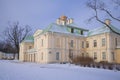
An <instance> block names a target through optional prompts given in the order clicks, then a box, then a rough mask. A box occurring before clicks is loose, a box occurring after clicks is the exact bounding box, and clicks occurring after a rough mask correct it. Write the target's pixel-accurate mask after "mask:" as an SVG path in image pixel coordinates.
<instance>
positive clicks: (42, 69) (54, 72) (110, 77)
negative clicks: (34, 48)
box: [0, 60, 120, 80]
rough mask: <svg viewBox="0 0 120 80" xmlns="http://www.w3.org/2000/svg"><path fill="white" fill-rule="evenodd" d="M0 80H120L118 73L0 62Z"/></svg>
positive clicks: (53, 65) (55, 65)
mask: <svg viewBox="0 0 120 80" xmlns="http://www.w3.org/2000/svg"><path fill="white" fill-rule="evenodd" d="M0 80H120V71H114V70H104V69H96V68H87V67H79V66H75V65H69V64H38V63H26V62H19V61H7V60H6V61H5V60H0Z"/></svg>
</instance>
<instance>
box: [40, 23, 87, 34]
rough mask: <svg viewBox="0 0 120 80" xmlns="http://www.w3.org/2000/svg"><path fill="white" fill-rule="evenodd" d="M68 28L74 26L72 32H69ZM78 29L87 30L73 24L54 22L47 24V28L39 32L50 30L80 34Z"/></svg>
mask: <svg viewBox="0 0 120 80" xmlns="http://www.w3.org/2000/svg"><path fill="white" fill-rule="evenodd" d="M69 28H74V33H71V32H70V30H69ZM78 30H80V31H88V30H87V29H83V28H79V27H77V26H76V25H75V24H69V25H58V24H56V23H52V24H50V25H49V26H47V28H46V29H44V30H43V32H41V33H40V34H42V33H45V32H49V31H50V32H59V33H67V34H74V35H80V32H79V31H78Z"/></svg>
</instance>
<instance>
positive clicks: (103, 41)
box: [102, 38, 105, 46]
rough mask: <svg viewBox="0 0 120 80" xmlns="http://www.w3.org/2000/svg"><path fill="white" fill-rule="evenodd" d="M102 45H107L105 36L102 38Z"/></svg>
mask: <svg viewBox="0 0 120 80" xmlns="http://www.w3.org/2000/svg"><path fill="white" fill-rule="evenodd" d="M102 46H105V38H102Z"/></svg>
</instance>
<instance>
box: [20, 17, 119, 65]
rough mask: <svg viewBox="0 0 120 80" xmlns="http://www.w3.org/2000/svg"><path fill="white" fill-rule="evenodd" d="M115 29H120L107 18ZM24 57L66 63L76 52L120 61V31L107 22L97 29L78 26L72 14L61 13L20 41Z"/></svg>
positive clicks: (24, 59) (45, 61)
mask: <svg viewBox="0 0 120 80" xmlns="http://www.w3.org/2000/svg"><path fill="white" fill-rule="evenodd" d="M105 22H106V24H107V25H109V26H110V27H111V28H112V29H113V30H114V31H116V32H118V33H120V30H119V29H117V28H116V27H114V26H113V25H112V24H111V21H110V20H109V19H106V20H105ZM19 54H20V55H19V59H20V61H29V62H38V63H66V62H70V58H74V57H76V56H89V57H91V58H93V59H94V60H95V61H96V62H100V61H108V62H110V63H120V35H118V34H115V33H113V32H112V31H111V30H110V29H109V28H108V27H106V26H105V25H103V26H101V27H98V28H96V29H94V30H87V29H84V28H80V27H79V26H77V25H76V24H75V22H74V20H73V19H72V18H67V17H66V16H61V17H60V18H58V19H57V20H56V22H55V23H51V24H50V25H49V26H47V27H46V28H45V29H43V30H41V29H38V30H37V31H36V32H35V33H34V35H33V36H28V37H26V38H25V40H23V41H22V42H21V43H20V53H19Z"/></svg>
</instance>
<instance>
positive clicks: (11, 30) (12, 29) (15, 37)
mask: <svg viewBox="0 0 120 80" xmlns="http://www.w3.org/2000/svg"><path fill="white" fill-rule="evenodd" d="M30 31H31V28H30V27H29V26H28V25H27V26H25V27H21V26H20V25H19V22H15V23H14V24H12V25H11V24H9V26H8V27H7V28H6V30H5V31H4V33H5V36H6V38H5V39H6V41H8V42H10V43H11V44H12V45H13V46H14V47H15V49H16V53H18V59H19V44H20V43H21V42H22V41H23V40H24V39H25V37H26V36H27V35H29V33H30Z"/></svg>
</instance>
